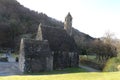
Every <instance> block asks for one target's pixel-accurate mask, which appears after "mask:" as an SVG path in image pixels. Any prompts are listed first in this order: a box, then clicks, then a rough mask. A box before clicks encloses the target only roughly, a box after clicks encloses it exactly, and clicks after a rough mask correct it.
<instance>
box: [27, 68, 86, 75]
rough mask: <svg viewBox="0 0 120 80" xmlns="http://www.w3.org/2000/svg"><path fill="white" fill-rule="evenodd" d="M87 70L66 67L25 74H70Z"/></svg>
mask: <svg viewBox="0 0 120 80" xmlns="http://www.w3.org/2000/svg"><path fill="white" fill-rule="evenodd" d="M80 72H87V71H86V70H85V69H81V68H66V69H63V70H54V71H48V72H40V73H25V75H28V74H29V75H54V74H68V73H80Z"/></svg>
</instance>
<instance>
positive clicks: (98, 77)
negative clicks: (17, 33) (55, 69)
mask: <svg viewBox="0 0 120 80" xmlns="http://www.w3.org/2000/svg"><path fill="white" fill-rule="evenodd" d="M0 80H120V72H109V73H107V72H105V73H98V72H94V73H90V72H85V73H68V74H57V75H26V76H6V77H0Z"/></svg>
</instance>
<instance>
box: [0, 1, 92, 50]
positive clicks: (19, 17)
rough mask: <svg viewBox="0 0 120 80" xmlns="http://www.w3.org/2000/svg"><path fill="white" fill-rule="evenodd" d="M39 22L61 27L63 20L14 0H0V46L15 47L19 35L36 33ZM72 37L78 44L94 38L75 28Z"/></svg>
mask: <svg viewBox="0 0 120 80" xmlns="http://www.w3.org/2000/svg"><path fill="white" fill-rule="evenodd" d="M39 23H42V24H43V25H46V26H52V27H59V28H63V22H61V21H58V20H56V19H53V18H51V17H49V16H47V15H46V14H44V13H38V12H35V11H32V10H30V9H28V8H25V7H24V6H22V5H21V4H20V3H18V2H17V1H16V0H0V47H12V48H15V46H16V45H19V41H20V38H21V36H25V35H26V34H27V36H29V35H32V34H34V33H36V31H37V28H38V24H39ZM74 38H75V41H76V42H77V44H78V45H79V44H80V42H89V41H91V40H94V38H92V37H90V36H89V35H86V34H84V33H82V32H79V31H78V30H76V29H74ZM17 47H18V46H17Z"/></svg>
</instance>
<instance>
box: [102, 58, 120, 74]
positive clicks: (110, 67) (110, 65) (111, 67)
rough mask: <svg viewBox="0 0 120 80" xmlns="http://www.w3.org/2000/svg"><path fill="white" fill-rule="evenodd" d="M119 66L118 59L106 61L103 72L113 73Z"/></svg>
mask: <svg viewBox="0 0 120 80" xmlns="http://www.w3.org/2000/svg"><path fill="white" fill-rule="evenodd" d="M119 65H120V57H114V58H111V59H109V60H108V62H107V63H106V65H105V67H104V69H103V71H106V72H113V71H119V69H118V66H119Z"/></svg>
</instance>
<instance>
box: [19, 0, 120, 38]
mask: <svg viewBox="0 0 120 80" xmlns="http://www.w3.org/2000/svg"><path fill="white" fill-rule="evenodd" d="M17 1H18V2H20V3H21V4H22V5H24V6H25V7H27V8H29V9H31V10H35V11H37V12H43V13H45V14H47V15H48V16H50V17H52V18H55V19H57V20H60V21H64V18H65V17H66V15H67V14H68V12H70V13H71V15H72V17H73V27H74V28H76V29H78V30H79V31H81V32H84V33H86V34H89V35H90V36H92V37H96V38H98V37H103V36H104V34H105V33H106V32H108V31H109V32H111V33H113V34H114V35H115V37H117V38H119V39H120V30H119V28H120V0H17Z"/></svg>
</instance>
